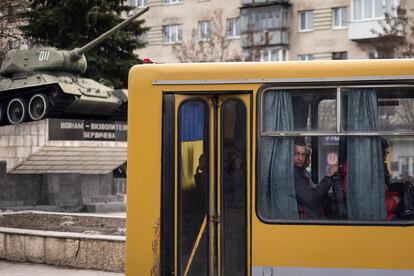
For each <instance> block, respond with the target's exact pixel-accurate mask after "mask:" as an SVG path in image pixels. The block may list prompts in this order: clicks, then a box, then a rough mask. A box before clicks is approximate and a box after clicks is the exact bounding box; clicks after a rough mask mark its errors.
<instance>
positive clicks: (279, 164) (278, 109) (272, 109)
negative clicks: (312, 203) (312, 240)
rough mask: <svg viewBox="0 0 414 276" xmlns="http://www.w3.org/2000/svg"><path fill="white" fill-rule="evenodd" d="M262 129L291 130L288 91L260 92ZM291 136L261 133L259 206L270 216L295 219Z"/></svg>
mask: <svg viewBox="0 0 414 276" xmlns="http://www.w3.org/2000/svg"><path fill="white" fill-rule="evenodd" d="M263 117H264V118H263V123H264V130H265V131H289V130H293V110H292V97H291V95H290V94H289V93H288V92H282V91H280V92H279V91H278V92H276V91H269V92H267V93H266V94H265V95H264V110H263ZM293 147H294V145H293V138H289V137H263V138H262V145H261V148H260V175H259V183H260V185H261V186H260V202H259V204H260V207H261V211H262V214H263V215H264V216H265V217H266V218H271V219H298V207H297V203H296V194H295V185H294V178H293V154H294V152H293V151H294V148H293Z"/></svg>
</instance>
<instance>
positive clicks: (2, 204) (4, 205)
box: [0, 200, 24, 208]
mask: <svg viewBox="0 0 414 276" xmlns="http://www.w3.org/2000/svg"><path fill="white" fill-rule="evenodd" d="M23 204H24V202H23V201H22V200H4V201H0V208H7V207H14V206H23Z"/></svg>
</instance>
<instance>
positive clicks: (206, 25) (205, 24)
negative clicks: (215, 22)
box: [198, 20, 211, 41]
mask: <svg viewBox="0 0 414 276" xmlns="http://www.w3.org/2000/svg"><path fill="white" fill-rule="evenodd" d="M210 38H211V31H210V21H209V20H205V21H198V39H199V40H200V41H208V40H210Z"/></svg>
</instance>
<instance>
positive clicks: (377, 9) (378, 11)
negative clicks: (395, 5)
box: [375, 0, 384, 17]
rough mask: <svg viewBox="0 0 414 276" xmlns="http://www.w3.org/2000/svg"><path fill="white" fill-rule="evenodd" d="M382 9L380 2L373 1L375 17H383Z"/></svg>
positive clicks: (379, 0)
mask: <svg viewBox="0 0 414 276" xmlns="http://www.w3.org/2000/svg"><path fill="white" fill-rule="evenodd" d="M383 16H384V9H383V7H382V0H375V17H383Z"/></svg>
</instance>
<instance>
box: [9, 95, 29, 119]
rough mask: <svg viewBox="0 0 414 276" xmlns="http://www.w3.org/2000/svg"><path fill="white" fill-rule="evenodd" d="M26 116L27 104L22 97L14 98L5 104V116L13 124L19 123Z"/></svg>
mask: <svg viewBox="0 0 414 276" xmlns="http://www.w3.org/2000/svg"><path fill="white" fill-rule="evenodd" d="M26 117H27V104H26V101H25V100H24V99H22V98H14V99H12V100H11V101H10V102H9V104H8V105H7V118H8V119H9V122H10V123H11V124H13V125H17V124H20V123H21V122H23V121H24V120H26Z"/></svg>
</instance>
